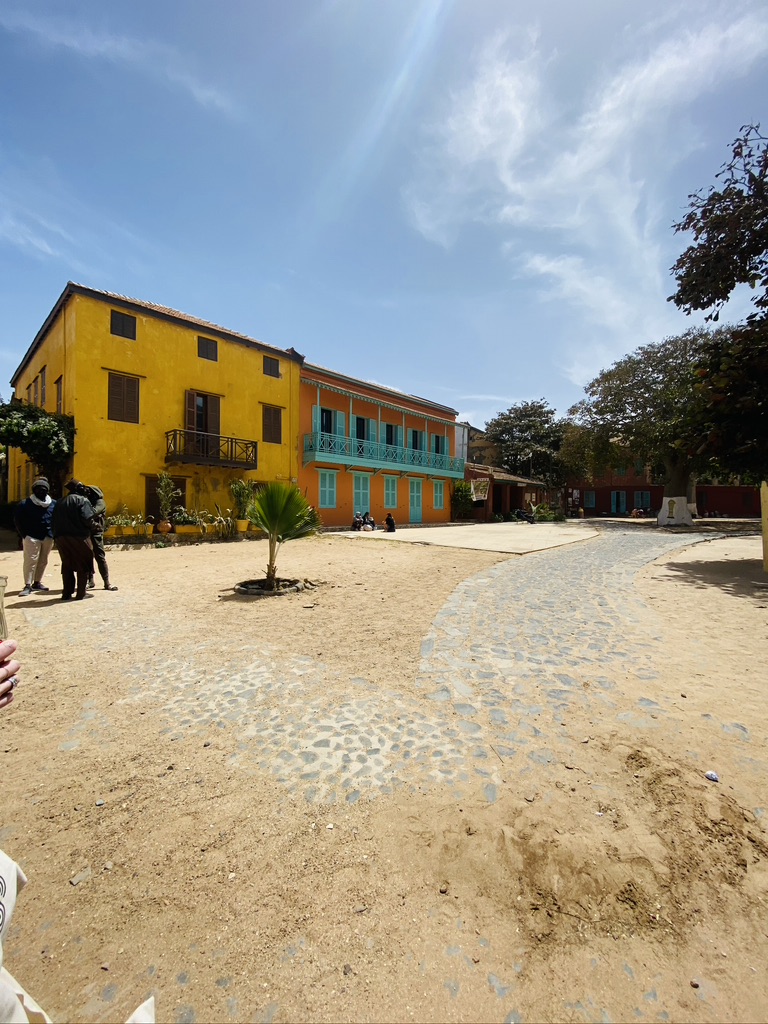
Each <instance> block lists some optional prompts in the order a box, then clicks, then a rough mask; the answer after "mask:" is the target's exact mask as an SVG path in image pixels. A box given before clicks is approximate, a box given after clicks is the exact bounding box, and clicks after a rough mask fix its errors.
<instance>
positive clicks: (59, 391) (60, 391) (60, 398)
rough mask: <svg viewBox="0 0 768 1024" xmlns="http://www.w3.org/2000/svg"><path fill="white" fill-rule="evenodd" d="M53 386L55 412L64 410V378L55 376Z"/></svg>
mask: <svg viewBox="0 0 768 1024" xmlns="http://www.w3.org/2000/svg"><path fill="white" fill-rule="evenodd" d="M53 386H54V387H55V388H56V412H64V378H63V377H57V378H56V380H55V381H54V382H53Z"/></svg>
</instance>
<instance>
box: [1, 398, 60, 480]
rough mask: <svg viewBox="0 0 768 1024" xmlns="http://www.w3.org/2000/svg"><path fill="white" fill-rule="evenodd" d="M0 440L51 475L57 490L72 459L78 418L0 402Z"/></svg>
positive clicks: (33, 407)
mask: <svg viewBox="0 0 768 1024" xmlns="http://www.w3.org/2000/svg"><path fill="white" fill-rule="evenodd" d="M0 444H5V445H8V447H9V448H19V449H20V450H21V451H22V452H23V453H24V454H25V455H26V456H27V458H28V459H29V460H30V462H33V463H34V464H35V465H36V466H37V467H38V469H39V470H40V472H41V473H44V474H45V476H47V477H48V481H49V483H50V485H51V490H52V492H53V493H54V494H60V493H61V486H62V484H63V479H62V478H63V476H64V474H65V473H66V471H67V469H68V468H69V465H70V463H71V461H72V456H73V454H74V446H75V421H74V419H73V418H72V417H71V416H64V415H62V414H60V413H50V412H46V411H45V410H44V409H41V408H39V406H36V405H24V404H23V403H21V402H7V403H0Z"/></svg>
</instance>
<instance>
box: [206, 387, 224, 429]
mask: <svg viewBox="0 0 768 1024" xmlns="http://www.w3.org/2000/svg"><path fill="white" fill-rule="evenodd" d="M208 433H209V434H220V433H221V399H220V398H219V396H218V395H209V396H208Z"/></svg>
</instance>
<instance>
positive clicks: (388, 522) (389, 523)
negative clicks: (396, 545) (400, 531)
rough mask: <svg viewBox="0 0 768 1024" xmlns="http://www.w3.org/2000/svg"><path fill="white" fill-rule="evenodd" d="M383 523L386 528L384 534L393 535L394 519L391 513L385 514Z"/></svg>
mask: <svg viewBox="0 0 768 1024" xmlns="http://www.w3.org/2000/svg"><path fill="white" fill-rule="evenodd" d="M384 522H385V524H386V527H387V529H386V532H387V533H394V532H395V517H394V516H393V515H392V513H391V512H387V514H386V516H385V517H384Z"/></svg>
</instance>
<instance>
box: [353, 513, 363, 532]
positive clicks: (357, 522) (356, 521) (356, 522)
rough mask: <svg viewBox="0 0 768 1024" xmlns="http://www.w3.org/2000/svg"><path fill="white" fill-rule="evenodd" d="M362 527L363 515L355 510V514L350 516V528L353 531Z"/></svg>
mask: <svg viewBox="0 0 768 1024" xmlns="http://www.w3.org/2000/svg"><path fill="white" fill-rule="evenodd" d="M362 528H363V517H362V516H361V515H360V513H359V512H355V514H354V516H353V518H352V529H353V530H354V531H355V532H357V531H358V530H362Z"/></svg>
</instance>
